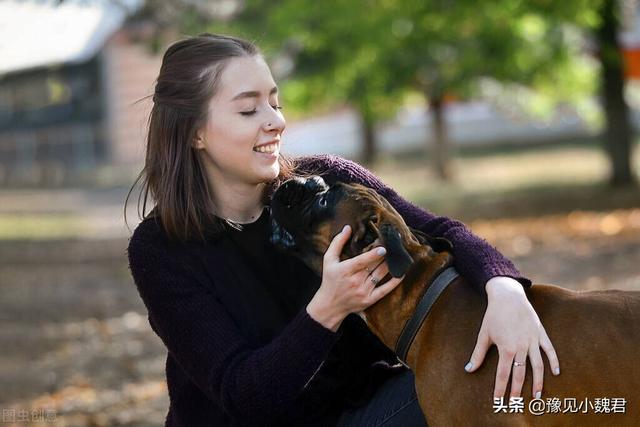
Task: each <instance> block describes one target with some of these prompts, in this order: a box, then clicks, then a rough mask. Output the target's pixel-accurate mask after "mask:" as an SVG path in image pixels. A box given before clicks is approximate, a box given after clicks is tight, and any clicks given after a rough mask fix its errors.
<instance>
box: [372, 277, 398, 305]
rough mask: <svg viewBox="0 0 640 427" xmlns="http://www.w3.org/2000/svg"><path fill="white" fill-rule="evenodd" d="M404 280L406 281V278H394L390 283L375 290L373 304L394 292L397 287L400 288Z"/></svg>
mask: <svg viewBox="0 0 640 427" xmlns="http://www.w3.org/2000/svg"><path fill="white" fill-rule="evenodd" d="M402 280H404V276H402V277H393V278H391V279H390V280H389V281H388V282H386V283H384V284H382V285H380V286H378V287H376V288H375V289H373V291H371V301H372V303H371V304H373V303H374V302H377V301H378V300H379V299H381V298H383V297H384V296H386V295H387V294H389V293H390V292H391V291H392V290H394V289H395V288H396V286H398V284H400V282H402Z"/></svg>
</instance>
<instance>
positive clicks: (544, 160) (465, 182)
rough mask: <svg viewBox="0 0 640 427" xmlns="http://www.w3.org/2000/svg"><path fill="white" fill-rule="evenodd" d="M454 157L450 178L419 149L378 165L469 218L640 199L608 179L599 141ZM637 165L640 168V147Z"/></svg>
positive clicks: (434, 207)
mask: <svg viewBox="0 0 640 427" xmlns="http://www.w3.org/2000/svg"><path fill="white" fill-rule="evenodd" d="M452 165H453V167H452V170H453V172H454V173H453V175H454V179H453V180H452V181H451V182H441V181H439V180H438V179H436V177H435V175H434V173H433V170H432V168H431V166H430V162H429V159H428V158H427V157H426V156H424V155H420V154H418V155H414V156H411V157H406V156H405V157H401V158H390V157H387V158H384V159H382V161H380V162H378V163H377V164H376V166H374V167H373V168H372V169H373V170H374V171H375V173H376V174H377V175H378V176H379V177H380V178H381V179H382V180H383V181H384V182H385V183H387V184H389V185H391V186H392V187H393V188H394V189H396V191H398V192H399V193H400V194H402V195H403V196H404V197H405V198H407V199H409V200H411V201H413V202H414V203H416V204H418V205H420V206H423V207H426V208H428V209H430V210H431V211H433V212H434V213H437V214H441V215H447V216H452V217H456V218H460V219H463V220H471V219H476V218H501V217H512V216H535V215H542V214H546V213H557V212H564V211H571V210H576V209H580V210H606V209H612V208H625V207H635V206H640V191H639V190H638V189H637V188H628V189H613V188H610V187H609V186H608V185H607V184H606V182H607V178H608V174H609V164H608V161H607V158H606V157H605V155H604V153H603V152H602V150H601V149H599V148H598V147H597V146H595V145H593V144H587V145H585V146H576V145H566V146H562V145H559V146H546V147H538V148H536V149H520V150H513V149H508V150H504V151H499V150H495V151H492V152H489V153H481V154H480V153H478V154H476V155H471V154H469V153H466V154H463V155H461V156H456V157H455V158H454V160H453V162H452ZM633 165H634V166H635V172H636V176H639V175H640V149H636V150H635V157H634V161H633Z"/></svg>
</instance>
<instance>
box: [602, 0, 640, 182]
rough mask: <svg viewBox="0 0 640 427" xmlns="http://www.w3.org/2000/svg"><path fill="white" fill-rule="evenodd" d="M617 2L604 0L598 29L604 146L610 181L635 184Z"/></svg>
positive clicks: (631, 131) (631, 132) (631, 133)
mask: <svg viewBox="0 0 640 427" xmlns="http://www.w3.org/2000/svg"><path fill="white" fill-rule="evenodd" d="M616 5H617V2H616V1H614V0H605V1H604V2H602V5H601V6H600V9H599V16H600V22H599V23H598V25H597V26H596V28H595V31H594V33H595V36H596V39H597V40H598V44H599V55H598V57H599V60H600V63H601V67H602V72H601V87H600V93H601V97H602V105H603V107H604V113H605V115H606V118H607V119H606V127H605V130H604V147H605V151H606V152H607V154H608V156H609V159H610V162H611V165H612V167H611V176H610V179H609V180H610V183H611V184H612V185H614V186H627V185H632V184H634V183H635V179H634V176H633V173H632V171H631V146H632V145H631V143H632V136H633V129H632V127H631V123H630V121H629V107H628V106H627V103H626V101H625V99H624V63H623V58H622V54H621V51H620V46H619V45H618V40H617V34H618V31H619V28H620V25H619V18H618V16H617V12H618V11H617V10H616V9H617V8H616Z"/></svg>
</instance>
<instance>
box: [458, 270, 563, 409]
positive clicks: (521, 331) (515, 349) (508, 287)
mask: <svg viewBox="0 0 640 427" xmlns="http://www.w3.org/2000/svg"><path fill="white" fill-rule="evenodd" d="M485 289H486V291H487V298H488V304H487V311H485V314H484V318H483V319H482V326H481V327H480V333H479V334H478V340H477V343H476V347H475V349H474V350H473V354H472V355H471V360H470V361H469V363H468V364H467V366H465V370H466V371H467V372H473V371H475V370H476V369H478V367H479V366H480V365H481V364H482V362H483V360H484V357H485V355H486V354H487V351H488V350H489V347H491V345H492V344H495V345H496V346H497V347H498V355H499V360H498V370H497V372H496V382H495V389H494V392H493V397H494V398H499V397H504V392H505V390H506V388H507V382H508V381H509V376H510V375H511V370H512V369H513V378H512V379H511V393H510V397H520V395H521V392H522V384H523V383H524V377H525V373H526V371H527V357H528V359H529V362H530V363H531V367H532V369H533V390H532V392H531V394H532V395H533V396H535V397H538V398H539V397H540V394H541V393H542V384H543V375H544V365H543V362H542V356H541V355H540V347H542V349H543V350H544V352H545V353H546V355H547V358H548V359H549V364H550V366H551V372H553V373H554V374H555V375H558V374H560V364H559V362H558V357H557V355H556V351H555V349H554V348H553V345H552V344H551V341H550V340H549V337H548V336H547V333H546V331H545V330H544V327H543V326H542V323H541V322H540V319H539V318H538V315H537V314H536V312H535V310H534V309H533V307H532V306H531V304H530V303H529V300H528V299H527V297H526V295H525V293H524V289H523V288H522V285H521V284H520V283H519V282H518V281H516V280H515V279H512V278H510V277H504V276H498V277H494V278H492V279H491V280H489V281H488V282H487V284H486V285H485ZM514 362H517V363H515V364H514ZM521 364H522V365H521Z"/></svg>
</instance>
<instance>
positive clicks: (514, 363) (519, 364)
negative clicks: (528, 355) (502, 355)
mask: <svg viewBox="0 0 640 427" xmlns="http://www.w3.org/2000/svg"><path fill="white" fill-rule="evenodd" d="M524 365H525V363H524V362H516V361H515V360H514V361H513V366H524Z"/></svg>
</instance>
